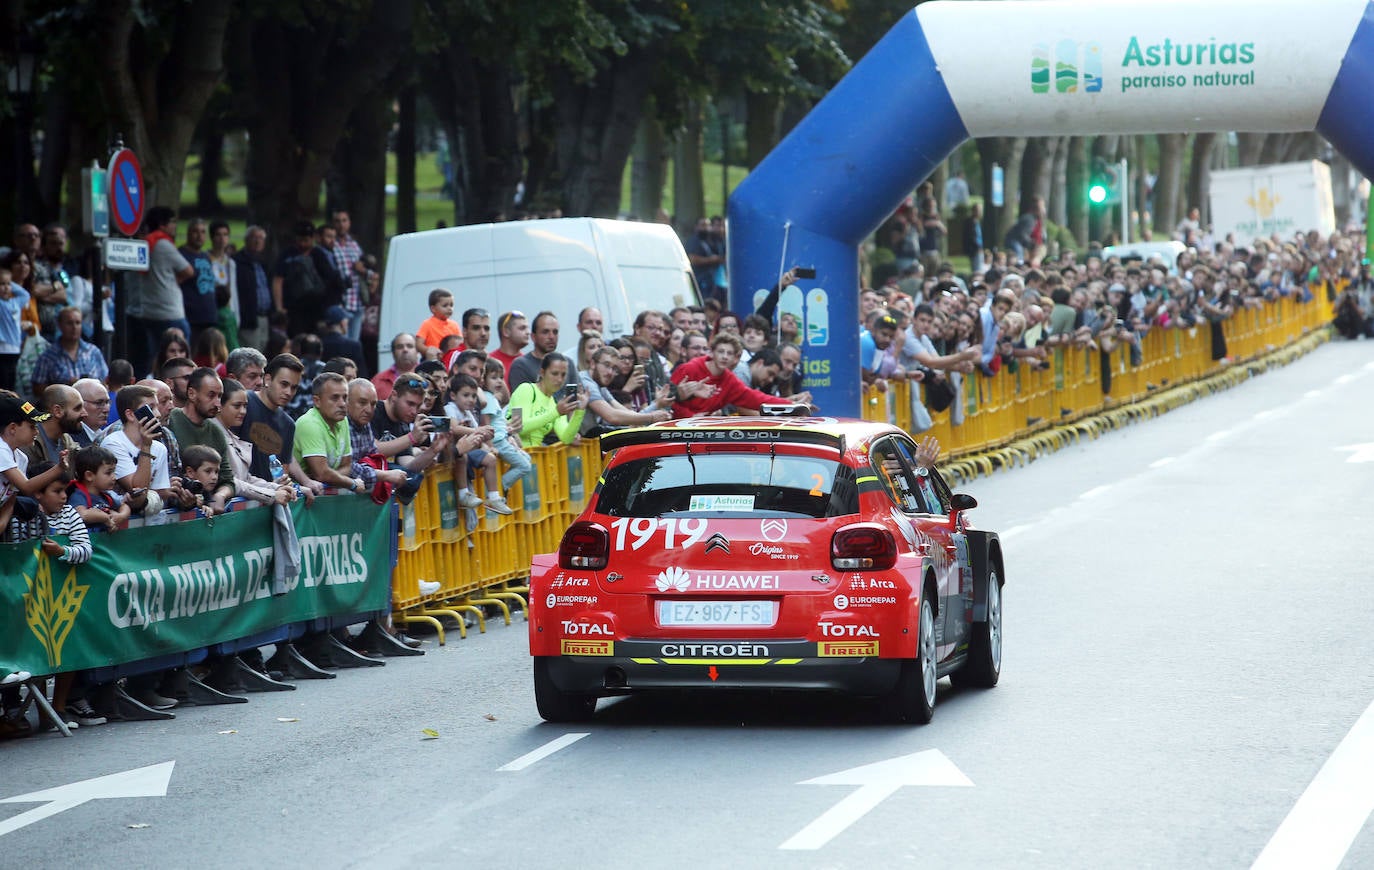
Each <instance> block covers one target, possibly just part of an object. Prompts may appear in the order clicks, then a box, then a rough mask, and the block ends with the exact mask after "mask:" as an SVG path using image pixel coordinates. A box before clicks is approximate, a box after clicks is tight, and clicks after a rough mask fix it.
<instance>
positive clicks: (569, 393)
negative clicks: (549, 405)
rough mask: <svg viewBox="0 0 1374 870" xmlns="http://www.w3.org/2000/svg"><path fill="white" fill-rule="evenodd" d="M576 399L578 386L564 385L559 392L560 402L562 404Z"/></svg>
mask: <svg viewBox="0 0 1374 870" xmlns="http://www.w3.org/2000/svg"><path fill="white" fill-rule="evenodd" d="M576 398H577V384H564V385H563V389H561V390H559V391H558V401H560V402H561V401H563V400H564V399H576Z"/></svg>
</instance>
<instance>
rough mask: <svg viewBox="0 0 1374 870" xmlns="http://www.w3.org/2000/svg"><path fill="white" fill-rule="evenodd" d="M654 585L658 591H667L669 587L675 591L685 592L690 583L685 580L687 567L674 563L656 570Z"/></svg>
mask: <svg viewBox="0 0 1374 870" xmlns="http://www.w3.org/2000/svg"><path fill="white" fill-rule="evenodd" d="M654 585H655V586H657V587H658V591H659V592H667V591H668V590H669V589H671V590H673V591H675V592H686V591H687V587H688V586H690V585H691V583H690V582H689V581H688V580H687V569H685V568H679V567H677V566H676V565H674V566H673V567H671V568H666V569H664V570H662V571H660V572H658V578H657V579H656V580H654Z"/></svg>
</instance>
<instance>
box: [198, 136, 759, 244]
mask: <svg viewBox="0 0 1374 870" xmlns="http://www.w3.org/2000/svg"><path fill="white" fill-rule="evenodd" d="M721 169H722V167H721V165H720V164H719V163H707V164H705V166H704V167H703V168H702V174H703V176H704V184H705V191H704V193H705V199H706V213H707V214H708V215H711V214H724V213H725V201H724V199H723V196H722V194H723V191H722V190H721V175H722V172H721ZM748 174H749V173H748V170H747V169H745V168H744V167H742V166H731V167H730V189H731V190H734V189H735V187H737V186H738V185H739V183H740V182H741V181H743V180H744V177H745V176H746V175H748ZM386 180H387V184H388V185H394V184H395V183H396V157H395V155H394V154H388V155H387V159H386ZM199 181H200V160H199V158H198V157H197V156H196V155H192V156H191V158H190V160H189V162H188V163H187V165H186V175H185V178H184V179H183V180H182V186H181V191H182V193H181V202H182V206H181V213H182V215H185V216H192V215H195V214H196V185H197V184H198V183H199ZM443 185H444V180H443V176H442V175H441V174H440V172H439V167H438V165H437V163H436V162H435V159H434V155H433V154H421V155H419V156H418V157H417V158H416V161H415V222H416V225H417V226H418V227H419V228H420V229H422V230H427V229H433V228H434V227H435V226H436V225H437V224H438V222H439V221H446V222H448V223H449V224H452V223H453V204H452V203H451V202H450V201H449V200H447V199H444V198H443V197H442V196H441V195H440V191H442V190H443ZM621 191H622V192H621V202H620V208H621V211H622V212H625V213H628V212H629V210H630V165H629V163H628V162H627V163H626V165H625V177H624V182H623V184H622V186H621ZM219 196H220V200H221V201H222V202H223V203H224V205H225V206H226V207H227V208H228V209H229V210H230V211H231V216H229V217H228V218H226V220H227V222H228V224H229V236H230V238H231V239H233V240H234V243H235V244H238V243H239V242H240V241H241V240H242V239H243V232H244V230H245V229H246V227H247V221H246V220H244V219H243V217H241V216H233V213H238V214H241V213H242V211H243V210H244V207H245V206H246V205H247V204H248V190H247V188H245V187H244V186H243V185H241V184H235V183H232V182H231V181H228V180H224V181H221V182H220V187H219ZM320 202H321V207H323V202H324V197H323V194H322V195H321V197H320ZM663 207H664V209H666V210H667V211H668V213H669V214H672V213H673V171H672V162H671V161H669V164H668V178H667V180H666V181H665V183H664V193H663ZM200 216H201V217H205V218H206V219H208V220H213V219H215V218H218V217H223V216H222V215H200ZM183 223H185V221H183ZM395 232H396V197H395V196H394V195H388V196H387V206H386V234H387V236H388V237H390V236H392V235H393V234H395Z"/></svg>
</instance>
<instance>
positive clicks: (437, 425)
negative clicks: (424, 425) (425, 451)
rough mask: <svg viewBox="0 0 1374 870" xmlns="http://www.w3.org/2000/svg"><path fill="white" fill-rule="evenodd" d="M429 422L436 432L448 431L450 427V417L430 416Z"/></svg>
mask: <svg viewBox="0 0 1374 870" xmlns="http://www.w3.org/2000/svg"><path fill="white" fill-rule="evenodd" d="M429 422H430V424H431V425H432V426H433V427H434V430H435V431H436V432H447V431H448V429H449V425H448V417H444V416H439V415H436V416H433V417H430V418H429Z"/></svg>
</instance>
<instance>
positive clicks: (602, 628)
mask: <svg viewBox="0 0 1374 870" xmlns="http://www.w3.org/2000/svg"><path fill="white" fill-rule="evenodd" d="M601 444H602V447H603V449H604V450H605V451H607V454H608V455H607V461H606V465H605V470H604V472H603V474H602V476H601V478H600V480H598V481H597V485H596V490H595V492H594V493H593V495H592V498H591V501H590V503H589V504H588V506H587V509H586V510H585V511H584V512H583V513H582V515H581V516H580V517H579V518H578V519H577V521H576V522H574V523H573V524H572V525H571V526H570V527H569V528H568V530H567V532H566V533H565V534H564V535H563V539H562V542H561V544H560V546H559V549H558V552H557V553H556V554H547V555H540V556H536V557H535V558H534V562H533V565H532V566H531V573H530V622H529V628H530V653H531V655H533V657H534V693H535V701H536V704H537V705H538V708H539V714H540V716H542V717H543V718H544V719H547V720H549V721H554V722H563V721H576V720H582V719H586V718H588V717H590V716H591V715H592V713H593V712H594V711H595V709H596V701H597V699H598V698H600V697H604V696H609V695H620V694H626V693H632V692H640V691H652V690H661V689H683V688H702V689H725V688H731V689H799V690H830V691H845V692H851V693H856V694H861V695H872V696H883V697H885V698H886V699H888V701H889V702H890V706H891V708H892V711H893V712H894V713H895V714H896V715H897V716H898V718H901V719H905V720H907V721H915V722H928V721H929V720H930V717H931V715H932V714H933V713H934V710H935V697H936V683H937V681H938V680H939V679H940V678H941V677H942V676H945V675H946V674H948V675H949V676H950V677H951V679H953V680H954V681H955V682H956V683H958V684H967V685H972V686H983V687H991V686H993V685H995V684H996V683H997V678H998V675H999V672H1000V670H1001V661H1002V584H1003V583H1004V582H1005V580H1006V575H1005V572H1004V571H1003V563H1002V549H1001V544H1000V542H999V541H998V538H997V535H996V534H994V533H991V532H984V531H978V530H975V529H973V528H971V527H970V526H969V524H968V521H967V517H966V514H967V512H968V511H969V510H970V509H971V508H973V507H975V506H976V504H977V503H976V502H975V501H974V499H973V498H972V496H969V495H964V494H952V493H951V492H950V490H949V487H948V486H947V485H946V483H945V481H944V480H943V479H942V478H941V477H940V475H939V473H938V472H937V471H936V470H935V469H934V468H930V467H927V464H928V463H927V462H926V461H925V458H924V457H923V455H922V454H921V450H920V446H919V445H918V444H917V443H916V442H915V441H914V440H913V439H912V438H911V437H910V436H909V435H907V434H906V433H905V432H903V431H901V430H900V429H897V428H895V427H892V426H888V425H885V424H877V423H867V422H862V421H850V420H843V421H842V420H835V419H832V418H817V417H809V418H791V417H789V418H777V419H772V418H767V417H734V418H729V417H702V418H695V419H688V420H676V421H673V422H669V423H661V424H656V425H653V426H648V427H644V428H640V429H631V430H625V431H620V432H615V433H612V434H610V435H607V436H604V437H603V438H602V440H601Z"/></svg>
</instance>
